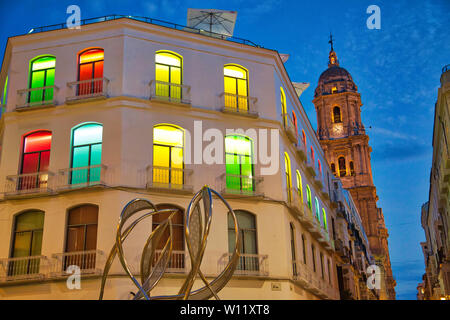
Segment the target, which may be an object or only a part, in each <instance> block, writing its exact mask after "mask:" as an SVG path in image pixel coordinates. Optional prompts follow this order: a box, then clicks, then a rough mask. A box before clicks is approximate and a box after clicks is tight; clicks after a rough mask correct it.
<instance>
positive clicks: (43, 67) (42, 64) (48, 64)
mask: <svg viewBox="0 0 450 320" xmlns="http://www.w3.org/2000/svg"><path fill="white" fill-rule="evenodd" d="M55 64H56V59H55V57H52V56H44V57H39V58H36V59H34V60H31V62H30V84H29V88H30V89H38V88H42V89H39V90H31V91H30V92H29V95H28V102H29V103H30V105H32V104H40V103H42V102H48V101H53V86H54V84H55ZM49 87H51V88H49Z"/></svg>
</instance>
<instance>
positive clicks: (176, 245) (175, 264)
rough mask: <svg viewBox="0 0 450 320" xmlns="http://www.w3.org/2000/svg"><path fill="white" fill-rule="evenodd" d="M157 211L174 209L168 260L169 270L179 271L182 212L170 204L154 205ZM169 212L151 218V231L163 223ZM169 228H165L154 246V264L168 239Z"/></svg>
mask: <svg viewBox="0 0 450 320" xmlns="http://www.w3.org/2000/svg"><path fill="white" fill-rule="evenodd" d="M156 207H157V209H158V210H161V209H175V210H176V213H175V215H174V216H173V218H172V240H173V242H172V250H173V251H172V256H171V257H170V260H169V266H168V267H169V268H171V269H175V270H180V269H184V210H183V209H181V208H179V207H178V206H175V205H171V204H158V205H156ZM170 215H171V212H167V213H166V212H163V213H157V214H155V215H154V216H153V217H152V230H155V229H156V228H157V227H158V225H160V224H161V223H163V222H164V221H165V220H166V219H167V218H168V217H169V216H170ZM169 235H170V234H169V228H167V229H166V230H165V231H164V233H163V235H162V236H161V238H160V240H159V242H158V244H156V254H155V257H154V260H153V262H154V263H155V262H156V261H157V259H158V258H159V255H160V252H161V251H160V250H161V249H162V248H163V247H164V245H165V244H166V241H167V239H169Z"/></svg>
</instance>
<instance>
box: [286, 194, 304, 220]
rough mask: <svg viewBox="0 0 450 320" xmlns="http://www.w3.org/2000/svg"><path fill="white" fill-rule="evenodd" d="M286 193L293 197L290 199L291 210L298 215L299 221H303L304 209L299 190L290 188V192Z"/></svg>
mask: <svg viewBox="0 0 450 320" xmlns="http://www.w3.org/2000/svg"><path fill="white" fill-rule="evenodd" d="M286 192H287V193H289V194H290V195H291V198H290V199H288V206H289V208H291V209H292V210H293V211H294V212H295V213H296V215H297V217H298V219H299V220H302V219H303V215H304V207H303V202H302V199H301V195H300V194H299V192H298V189H296V188H290V191H289V190H287V191H286Z"/></svg>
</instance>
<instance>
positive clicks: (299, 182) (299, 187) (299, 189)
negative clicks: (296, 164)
mask: <svg viewBox="0 0 450 320" xmlns="http://www.w3.org/2000/svg"><path fill="white" fill-rule="evenodd" d="M297 192H298V196H299V198H300V201H301V203H303V184H302V175H301V174H300V171H298V170H297Z"/></svg>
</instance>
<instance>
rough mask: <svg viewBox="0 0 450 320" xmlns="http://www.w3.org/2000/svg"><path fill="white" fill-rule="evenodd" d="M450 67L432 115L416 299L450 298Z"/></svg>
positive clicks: (443, 77)
mask: <svg viewBox="0 0 450 320" xmlns="http://www.w3.org/2000/svg"><path fill="white" fill-rule="evenodd" d="M449 126H450V65H447V66H445V67H444V68H443V69H442V75H441V87H440V88H439V89H438V98H437V102H436V107H435V113H434V126H433V160H432V164H431V172H430V193H429V200H428V201H427V202H426V203H425V204H424V205H423V206H422V210H421V221H422V227H423V229H424V231H425V239H426V241H425V242H421V243H420V244H421V246H422V251H423V256H424V261H425V274H424V275H423V277H422V280H423V281H422V283H420V284H419V286H418V296H417V297H418V299H421V300H449V299H450V236H449V233H450V217H449V214H450V191H449V189H450V151H449V147H450V146H449V139H450V135H449V133H450V132H449Z"/></svg>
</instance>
